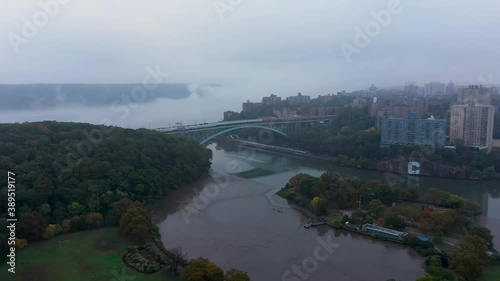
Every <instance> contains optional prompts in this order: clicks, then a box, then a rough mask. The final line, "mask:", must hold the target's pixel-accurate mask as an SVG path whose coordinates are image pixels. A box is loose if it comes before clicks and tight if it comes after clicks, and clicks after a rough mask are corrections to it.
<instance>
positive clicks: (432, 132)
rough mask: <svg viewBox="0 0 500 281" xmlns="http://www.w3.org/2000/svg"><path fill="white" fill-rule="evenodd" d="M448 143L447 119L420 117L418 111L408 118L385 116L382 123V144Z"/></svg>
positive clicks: (433, 144)
mask: <svg viewBox="0 0 500 281" xmlns="http://www.w3.org/2000/svg"><path fill="white" fill-rule="evenodd" d="M445 143H446V120H445V119H435V118H434V117H431V118H428V119H420V117H419V116H418V114H417V113H410V114H409V115H408V118H389V117H384V118H383V119H382V124H381V141H380V145H381V146H389V145H392V144H401V145H425V146H444V145H445Z"/></svg>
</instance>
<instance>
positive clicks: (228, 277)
mask: <svg viewBox="0 0 500 281" xmlns="http://www.w3.org/2000/svg"><path fill="white" fill-rule="evenodd" d="M224 281H250V276H248V274H247V273H246V272H244V271H241V270H239V269H234V268H233V269H230V270H228V271H227V272H226V274H225V275H224Z"/></svg>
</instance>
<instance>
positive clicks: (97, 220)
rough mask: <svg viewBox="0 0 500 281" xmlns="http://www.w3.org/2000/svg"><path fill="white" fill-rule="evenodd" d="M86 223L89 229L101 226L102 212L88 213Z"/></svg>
mask: <svg viewBox="0 0 500 281" xmlns="http://www.w3.org/2000/svg"><path fill="white" fill-rule="evenodd" d="M85 223H87V227H88V228H89V229H91V228H98V227H100V226H101V225H102V223H103V218H102V214H101V213H97V212H92V213H88V214H87V217H86V218H85Z"/></svg>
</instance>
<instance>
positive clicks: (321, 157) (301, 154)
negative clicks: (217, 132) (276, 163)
mask: <svg viewBox="0 0 500 281" xmlns="http://www.w3.org/2000/svg"><path fill="white" fill-rule="evenodd" d="M230 142H231V143H233V144H237V145H242V146H247V147H252V148H255V149H259V150H261V151H267V152H279V153H285V154H287V155H292V156H298V157H306V158H310V159H315V160H320V161H331V160H332V158H331V157H329V156H327V155H319V154H314V153H311V152H308V151H304V150H300V149H292V148H286V147H282V146H276V145H268V144H262V143H257V142H251V141H244V140H240V139H231V140H230Z"/></svg>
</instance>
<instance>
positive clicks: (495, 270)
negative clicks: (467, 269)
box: [482, 265, 500, 281]
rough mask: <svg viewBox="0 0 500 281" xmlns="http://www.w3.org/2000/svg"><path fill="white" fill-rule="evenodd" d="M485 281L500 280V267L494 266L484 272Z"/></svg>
mask: <svg viewBox="0 0 500 281" xmlns="http://www.w3.org/2000/svg"><path fill="white" fill-rule="evenodd" d="M482 280H483V281H498V280H500V265H492V266H489V267H487V268H486V269H485V270H484V271H483V278H482Z"/></svg>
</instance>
